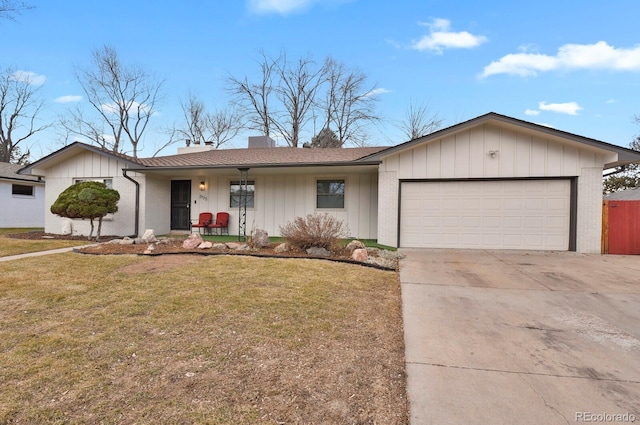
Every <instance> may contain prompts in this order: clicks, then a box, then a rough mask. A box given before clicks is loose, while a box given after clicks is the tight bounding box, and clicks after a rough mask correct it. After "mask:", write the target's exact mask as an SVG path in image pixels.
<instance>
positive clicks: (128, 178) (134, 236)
mask: <svg viewBox="0 0 640 425" xmlns="http://www.w3.org/2000/svg"><path fill="white" fill-rule="evenodd" d="M122 176H123V177H124V178H125V179H127V180H129V181H132V182H133V184H135V185H136V215H135V218H134V223H135V229H134V234H133V235H131V236H130V237H131V238H137V237H138V233H139V229H140V183H138V182H137V181H135V180H134V179H132V178H131V177H129V176H128V175H127V169H126V168H123V169H122Z"/></svg>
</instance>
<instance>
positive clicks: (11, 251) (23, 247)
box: [0, 228, 91, 257]
mask: <svg viewBox="0 0 640 425" xmlns="http://www.w3.org/2000/svg"><path fill="white" fill-rule="evenodd" d="M29 231H38V232H42V229H22V228H20V229H17V228H3V229H0V257H6V256H9V255H18V254H27V253H29V252H37V251H46V250H49V249H58V248H68V247H72V246H80V245H87V244H89V243H91V242H90V241H87V240H86V239H85V240H82V241H80V240H61V239H38V240H29V239H14V238H8V237H7V236H6V235H8V234H16V233H26V232H29Z"/></svg>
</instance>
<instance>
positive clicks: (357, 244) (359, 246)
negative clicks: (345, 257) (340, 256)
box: [346, 240, 364, 253]
mask: <svg viewBox="0 0 640 425" xmlns="http://www.w3.org/2000/svg"><path fill="white" fill-rule="evenodd" d="M346 248H347V249H348V250H349V252H351V253H353V251H354V250H356V249H363V248H364V244H363V243H362V242H360V241H359V240H353V241H351V242H349V243H348V244H347V247H346Z"/></svg>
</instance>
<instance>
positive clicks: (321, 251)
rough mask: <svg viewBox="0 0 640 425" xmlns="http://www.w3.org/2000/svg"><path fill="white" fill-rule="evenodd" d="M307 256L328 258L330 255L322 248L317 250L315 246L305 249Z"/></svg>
mask: <svg viewBox="0 0 640 425" xmlns="http://www.w3.org/2000/svg"><path fill="white" fill-rule="evenodd" d="M307 254H309V255H313V256H314V257H330V256H331V253H330V252H329V251H327V250H326V249H324V248H318V247H317V246H312V247H311V248H308V249H307Z"/></svg>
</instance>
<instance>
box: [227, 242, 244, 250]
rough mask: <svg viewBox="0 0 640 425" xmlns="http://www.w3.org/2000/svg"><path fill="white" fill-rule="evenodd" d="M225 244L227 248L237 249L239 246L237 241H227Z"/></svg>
mask: <svg viewBox="0 0 640 425" xmlns="http://www.w3.org/2000/svg"><path fill="white" fill-rule="evenodd" d="M225 245H226V246H227V248H229V249H238V247H239V246H240V244H239V243H237V242H227V243H226V244H225Z"/></svg>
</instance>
